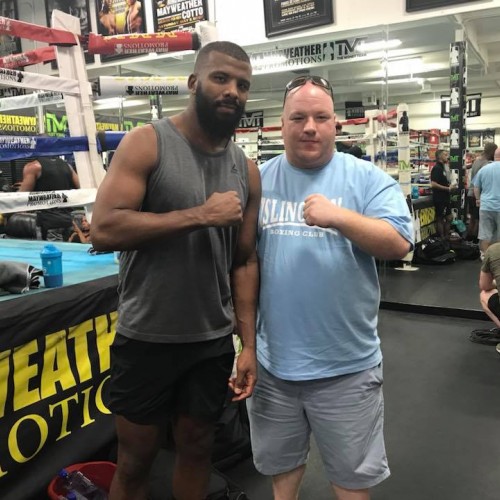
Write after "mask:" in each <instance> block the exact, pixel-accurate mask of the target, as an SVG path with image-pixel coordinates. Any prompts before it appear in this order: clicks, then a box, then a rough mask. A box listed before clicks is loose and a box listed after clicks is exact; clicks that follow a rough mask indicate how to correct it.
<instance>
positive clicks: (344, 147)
mask: <svg viewBox="0 0 500 500" xmlns="http://www.w3.org/2000/svg"><path fill="white" fill-rule="evenodd" d="M335 131H336V136H337V138H340V137H341V136H343V135H349V134H348V133H347V132H342V124H341V123H339V122H337V123H336V124H335ZM351 147H352V142H351V141H342V140H338V141H337V142H336V143H335V149H336V150H337V151H338V152H339V153H349V149H350V148H351Z"/></svg>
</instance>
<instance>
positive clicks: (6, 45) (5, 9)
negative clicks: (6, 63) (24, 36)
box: [0, 0, 22, 57]
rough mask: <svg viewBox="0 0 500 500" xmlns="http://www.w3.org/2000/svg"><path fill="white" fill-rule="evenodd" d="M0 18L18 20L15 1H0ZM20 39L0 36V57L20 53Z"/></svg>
mask: <svg viewBox="0 0 500 500" xmlns="http://www.w3.org/2000/svg"><path fill="white" fill-rule="evenodd" d="M0 16H2V17H8V18H9V19H19V18H18V13H17V0H0ZM21 51H22V50H21V39H20V38H18V37H17V36H9V35H0V57H5V56H8V55H10V54H17V53H19V52H21Z"/></svg>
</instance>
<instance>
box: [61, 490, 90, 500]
mask: <svg viewBox="0 0 500 500" xmlns="http://www.w3.org/2000/svg"><path fill="white" fill-rule="evenodd" d="M57 500H85V497H84V496H82V495H80V493H75V492H74V491H68V492H67V493H66V495H64V496H63V495H59V496H58V497H57Z"/></svg>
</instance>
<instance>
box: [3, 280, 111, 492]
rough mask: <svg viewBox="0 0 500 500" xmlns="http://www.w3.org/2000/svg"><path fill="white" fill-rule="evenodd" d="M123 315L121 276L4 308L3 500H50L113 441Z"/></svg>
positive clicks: (21, 300)
mask: <svg viewBox="0 0 500 500" xmlns="http://www.w3.org/2000/svg"><path fill="white" fill-rule="evenodd" d="M116 307H117V294H116V276H110V277H107V278H101V279H98V280H95V281H90V282H86V283H82V284H80V285H74V286H68V287H64V288H60V289H53V290H49V291H44V292H41V293H36V294H30V295H27V296H25V297H21V298H16V299H12V300H7V301H3V302H0V316H1V317H2V335H1V336H0V374H1V376H0V491H1V498H2V500H20V499H22V498H33V497H34V496H35V495H37V496H36V498H45V496H43V495H42V493H43V491H45V490H46V488H47V485H48V483H49V482H50V481H51V479H52V478H53V477H54V476H55V475H57V472H58V471H59V470H60V469H61V468H62V467H64V466H67V465H70V464H72V463H76V462H81V461H85V460H92V459H95V454H96V453H98V451H99V450H100V449H101V448H102V447H103V446H104V445H107V444H108V443H110V442H111V441H112V440H113V439H114V435H115V434H114V425H113V419H112V417H111V415H110V412H109V410H108V409H107V407H106V403H105V397H106V391H107V388H106V387H107V386H106V384H107V381H108V379H109V367H110V352H109V351H110V345H111V343H112V341H113V338H114V335H115V322H116V312H115V311H116ZM99 458H102V457H99ZM104 458H106V457H104Z"/></svg>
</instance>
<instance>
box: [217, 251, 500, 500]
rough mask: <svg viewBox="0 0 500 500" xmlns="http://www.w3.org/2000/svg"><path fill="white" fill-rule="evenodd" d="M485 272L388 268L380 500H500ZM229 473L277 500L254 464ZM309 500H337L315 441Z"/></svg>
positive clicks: (384, 271)
mask: <svg viewBox="0 0 500 500" xmlns="http://www.w3.org/2000/svg"><path fill="white" fill-rule="evenodd" d="M480 265H481V262H480V261H479V260H477V261H458V262H455V263H454V264H451V265H446V266H420V268H419V270H418V271H414V272H412V271H397V270H395V269H393V268H389V267H386V266H381V267H380V269H379V274H380V280H381V289H382V304H381V311H380V321H379V333H380V337H381V340H382V350H383V353H384V394H385V416H386V417H385V436H386V446H387V453H388V457H389V465H390V468H391V472H392V475H391V477H389V479H387V480H386V481H384V482H383V483H381V484H380V485H378V486H377V487H375V488H373V490H372V500H498V499H499V498H500V467H499V465H500V439H499V438H498V433H499V429H500V397H499V392H500V391H499V387H500V381H499V378H500V355H499V354H498V353H497V352H496V350H495V347H494V346H487V345H482V344H476V343H472V342H470V341H469V339H468V336H469V333H470V332H471V330H473V329H475V328H490V327H492V326H493V324H491V323H490V322H488V321H486V316H485V315H484V313H483V312H482V311H481V306H480V304H479V300H478V284H477V283H478V276H479V269H480ZM360 286H362V284H360ZM226 474H227V475H228V476H229V477H230V478H231V479H233V481H234V482H235V483H237V484H238V485H240V486H241V487H242V489H243V490H244V491H245V492H246V494H247V495H248V497H249V499H250V500H271V499H272V489H271V480H270V479H269V478H268V477H263V476H261V475H260V474H259V473H258V472H256V470H255V469H254V467H253V464H252V460H251V459H248V460H246V461H245V462H242V463H240V464H238V465H237V466H236V467H234V468H233V469H230V470H229V471H226ZM299 498H300V499H301V500H327V499H328V500H331V498H332V494H331V491H330V487H329V485H328V482H327V480H326V479H325V476H324V472H323V467H322V464H321V461H320V459H319V456H318V452H317V449H316V447H315V445H314V443H313V446H312V448H311V453H310V459H309V463H308V467H307V470H306V474H305V477H304V481H303V484H302V489H301V494H300V497H299Z"/></svg>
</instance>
